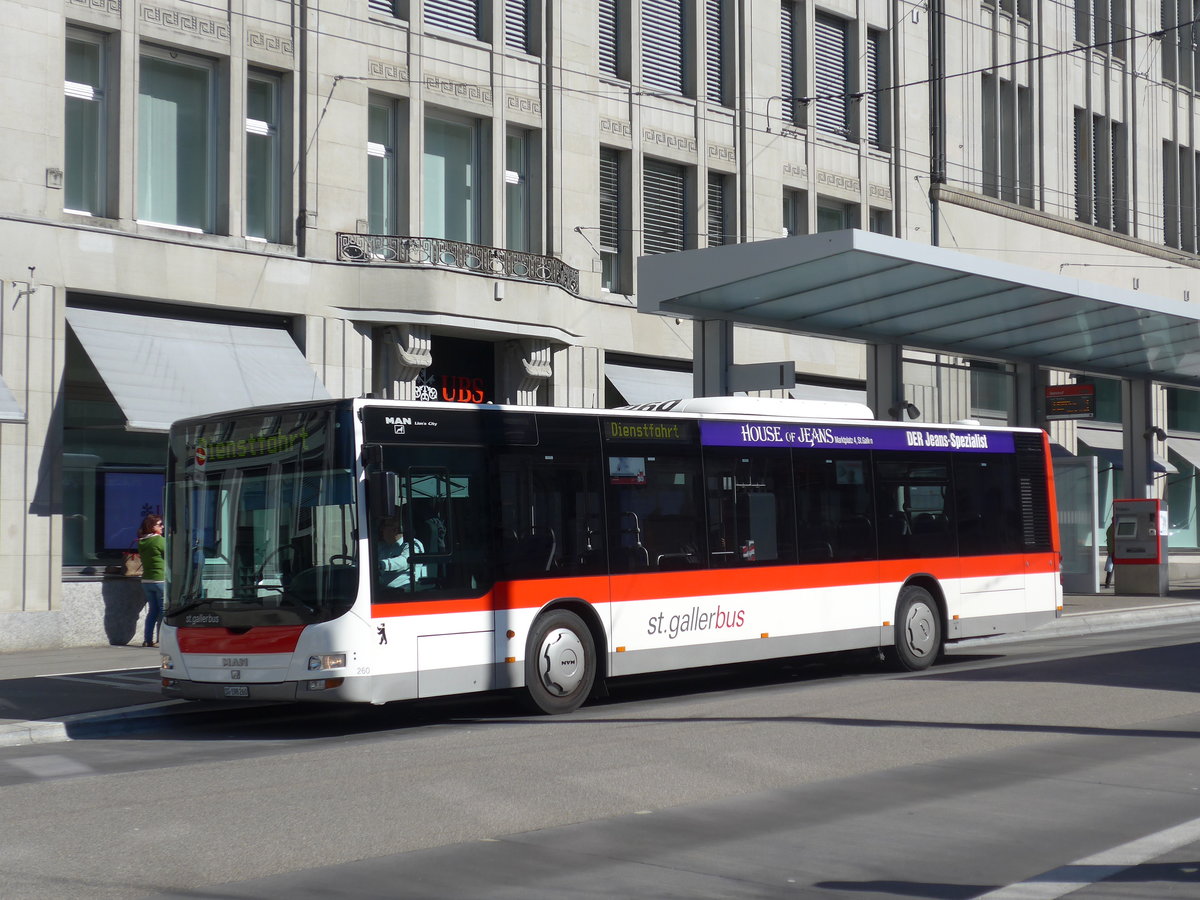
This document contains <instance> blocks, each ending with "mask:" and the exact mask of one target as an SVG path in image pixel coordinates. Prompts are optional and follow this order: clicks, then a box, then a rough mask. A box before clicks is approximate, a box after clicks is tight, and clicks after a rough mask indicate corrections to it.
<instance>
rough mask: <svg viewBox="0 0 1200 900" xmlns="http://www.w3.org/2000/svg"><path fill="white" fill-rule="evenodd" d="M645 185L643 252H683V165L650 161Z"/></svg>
mask: <svg viewBox="0 0 1200 900" xmlns="http://www.w3.org/2000/svg"><path fill="white" fill-rule="evenodd" d="M642 179H643V183H642V202H643V204H644V206H643V209H642V230H643V234H642V249H643V251H644V252H645V253H646V254H652V253H670V252H671V251H673V250H682V249H683V248H684V246H685V241H684V235H685V233H686V231H687V207H686V204H685V199H684V193H685V190H684V189H685V188H686V186H687V178H686V174H685V172H684V168H683V166H677V165H673V164H672V163H666V162H659V161H658V160H653V159H648V160H646V162H645V169H644V172H643V176H642Z"/></svg>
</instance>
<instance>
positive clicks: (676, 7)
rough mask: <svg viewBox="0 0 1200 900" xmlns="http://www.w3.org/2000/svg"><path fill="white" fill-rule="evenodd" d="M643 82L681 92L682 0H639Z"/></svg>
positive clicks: (668, 90)
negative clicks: (640, 4) (640, 0)
mask: <svg viewBox="0 0 1200 900" xmlns="http://www.w3.org/2000/svg"><path fill="white" fill-rule="evenodd" d="M642 82H643V83H644V84H645V85H647V86H649V87H656V88H660V89H662V90H664V91H667V92H669V93H672V94H682V93H683V0H642Z"/></svg>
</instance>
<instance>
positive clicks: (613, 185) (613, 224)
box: [600, 149, 621, 253]
mask: <svg viewBox="0 0 1200 900" xmlns="http://www.w3.org/2000/svg"><path fill="white" fill-rule="evenodd" d="M620 201H621V195H620V170H619V168H618V164H617V154H616V151H615V150H607V149H601V150H600V249H601V250H610V251H612V252H613V253H616V252H617V251H619V250H620V247H621V202H620Z"/></svg>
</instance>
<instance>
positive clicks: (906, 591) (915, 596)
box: [892, 584, 942, 672]
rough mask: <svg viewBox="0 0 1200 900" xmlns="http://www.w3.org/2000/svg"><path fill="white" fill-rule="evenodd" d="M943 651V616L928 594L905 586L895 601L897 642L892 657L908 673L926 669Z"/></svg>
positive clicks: (920, 588)
mask: <svg viewBox="0 0 1200 900" xmlns="http://www.w3.org/2000/svg"><path fill="white" fill-rule="evenodd" d="M941 652H942V617H941V614H940V613H939V612H938V605H937V601H935V600H934V599H933V597H932V596H931V595H930V593H929V591H927V590H925V588H922V587H917V586H916V585H911V584H910V585H907V586H906V587H904V588H903V589H902V590H901V591H900V599H899V600H898V601H897V602H896V643H895V646H894V647H893V648H892V657H893V660H894V662H895V663H896V665H897V666H898V667H899V668H901V669H904V670H905V671H908V672H919V671H920V670H922V669H928V668H929V667H930V666H931V665H933V661H934V660H935V659H937V658H938V655H939V654H940V653H941Z"/></svg>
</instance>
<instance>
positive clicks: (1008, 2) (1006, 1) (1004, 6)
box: [983, 0, 1029, 19]
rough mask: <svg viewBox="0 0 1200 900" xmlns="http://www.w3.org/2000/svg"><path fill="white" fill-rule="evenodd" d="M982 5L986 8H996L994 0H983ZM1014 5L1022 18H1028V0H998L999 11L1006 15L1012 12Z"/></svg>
mask: <svg viewBox="0 0 1200 900" xmlns="http://www.w3.org/2000/svg"><path fill="white" fill-rule="evenodd" d="M983 5H984V7H986V8H987V9H991V10H995V9H996V0H983ZM1014 7H1016V10H1017V15H1018V16H1019V17H1020V18H1022V19H1028V18H1029V0H1000V12H1001V13H1003V14H1004V15H1006V16H1011V15H1012V14H1013V8H1014Z"/></svg>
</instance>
